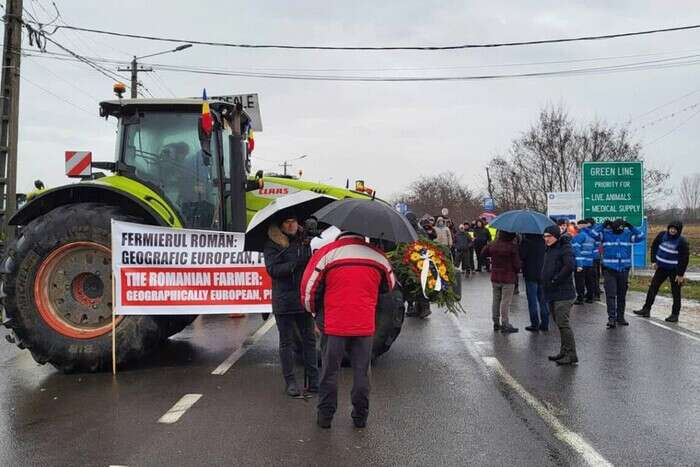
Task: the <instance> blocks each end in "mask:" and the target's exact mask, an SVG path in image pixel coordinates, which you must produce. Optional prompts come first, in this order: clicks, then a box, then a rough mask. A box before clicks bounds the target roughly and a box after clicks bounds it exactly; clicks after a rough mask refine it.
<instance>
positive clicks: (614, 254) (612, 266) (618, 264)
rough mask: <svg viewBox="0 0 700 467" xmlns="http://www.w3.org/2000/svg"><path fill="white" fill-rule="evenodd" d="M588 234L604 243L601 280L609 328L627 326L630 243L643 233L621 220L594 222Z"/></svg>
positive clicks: (640, 237) (641, 237) (640, 240)
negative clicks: (626, 306)
mask: <svg viewBox="0 0 700 467" xmlns="http://www.w3.org/2000/svg"><path fill="white" fill-rule="evenodd" d="M591 234H592V235H593V238H594V239H599V240H601V241H602V242H603V260H602V264H603V280H604V287H605V304H606V307H607V309H608V324H607V327H608V329H613V328H615V327H616V325H621V326H628V325H629V323H628V322H627V321H626V320H625V304H626V296H627V286H628V282H629V272H630V268H631V267H632V259H633V258H632V245H633V244H634V243H640V242H642V241H643V240H644V232H642V231H641V230H639V229H638V228H636V227H635V226H633V225H632V224H630V223H629V222H626V221H624V220H623V219H615V220H614V221H610V220H607V221H605V222H604V223H603V224H602V225H601V224H597V225H596V226H595V227H594V228H593V229H592V230H591Z"/></svg>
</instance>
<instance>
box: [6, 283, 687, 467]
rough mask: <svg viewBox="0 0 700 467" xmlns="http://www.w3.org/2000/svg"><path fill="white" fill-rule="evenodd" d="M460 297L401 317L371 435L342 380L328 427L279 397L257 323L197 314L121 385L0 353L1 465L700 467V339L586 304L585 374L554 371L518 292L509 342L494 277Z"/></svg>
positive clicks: (271, 346)
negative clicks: (494, 319)
mask: <svg viewBox="0 0 700 467" xmlns="http://www.w3.org/2000/svg"><path fill="white" fill-rule="evenodd" d="M463 302H464V306H465V308H466V309H467V310H468V313H467V314H466V315H464V316H460V317H459V318H453V317H450V316H447V315H444V314H443V313H442V312H434V313H433V315H432V316H431V317H430V318H429V319H427V320H417V319H407V321H406V324H405V326H404V329H403V331H402V334H401V336H400V337H399V339H398V340H397V342H396V343H395V344H394V347H392V349H391V350H390V351H389V353H387V354H385V355H384V356H382V357H381V358H380V359H378V360H377V361H376V362H375V364H374V366H373V368H372V395H371V409H370V410H371V413H370V419H369V424H368V427H367V428H366V429H364V430H358V429H355V428H353V427H352V422H351V419H350V416H349V414H350V410H351V407H350V404H349V385H350V379H351V378H350V374H349V373H348V372H347V371H346V372H345V373H344V374H343V377H342V380H341V387H342V389H341V398H340V399H341V405H340V408H339V411H338V413H337V414H336V418H335V420H334V424H333V428H332V429H331V430H321V429H319V428H317V427H316V425H315V400H313V399H312V400H310V401H304V400H293V399H289V398H288V397H286V396H285V395H284V393H283V385H282V377H281V374H280V367H279V364H278V359H277V354H276V345H277V333H276V329H275V328H274V326H266V327H265V328H263V329H261V330H259V328H260V326H261V324H262V321H261V320H260V319H259V317H258V316H250V317H248V318H244V319H231V318H228V317H223V316H217V317H207V318H206V319H202V318H200V319H198V320H197V321H195V323H194V324H193V326H192V327H190V328H188V329H186V330H185V331H184V332H182V333H181V334H179V335H178V336H175V337H174V338H173V339H171V341H170V343H169V344H168V345H167V346H166V347H165V348H164V349H163V350H162V351H161V352H160V353H159V354H158V355H154V356H153V357H151V358H149V359H148V361H145V362H142V364H140V365H139V366H138V367H132V368H128V369H122V370H121V371H120V372H119V374H118V375H117V376H116V377H112V375H110V374H93V375H63V374H61V373H58V372H56V371H55V370H53V369H52V368H51V367H47V366H43V367H42V366H38V365H36V364H35V363H34V362H33V360H32V359H31V357H30V356H29V355H28V353H27V352H24V351H20V350H17V349H15V348H14V347H12V346H10V345H8V344H4V345H0V465H8V466H9V465H11V466H24V465H27V466H29V465H31V466H35V465H41V466H44V465H47V466H49V465H50V466H53V465H61V466H62V465H65V466H76V465H86V466H92V465H95V466H110V465H125V466H150V465H163V466H172V465H187V466H198V465H281V464H290V465H339V466H340V465H421V466H425V465H533V466H543V465H589V464H597V465H608V464H614V465H630V466H631V465H634V466H637V465H699V464H700V441H699V440H700V398H699V397H698V394H700V335H697V334H694V333H692V332H688V331H683V330H681V329H680V328H676V327H674V326H672V325H669V326H667V323H663V322H662V321H661V322H659V321H648V320H644V319H639V318H630V321H631V325H630V326H629V327H627V328H617V329H615V330H606V329H605V321H606V316H605V312H604V309H603V307H602V306H601V305H587V306H585V307H577V308H576V309H575V311H574V313H573V326H574V332H575V334H576V338H577V345H578V349H579V357H580V359H581V362H580V364H579V365H578V366H577V367H557V366H556V365H554V364H552V363H551V362H549V361H548V360H547V358H546V356H547V355H549V354H552V353H556V351H557V350H558V345H559V344H558V332H557V331H556V330H555V329H554V327H553V326H552V330H551V331H550V332H549V333H540V334H536V335H532V334H529V333H526V332H525V331H524V330H522V327H523V326H524V325H525V324H527V312H526V304H525V297H524V294H523V295H520V296H518V297H516V300H515V302H514V306H513V308H514V310H515V311H514V312H513V322H514V324H515V325H520V326H521V332H519V333H517V334H513V335H501V334H494V333H493V331H492V330H491V321H490V286H489V283H488V280H487V278H486V276H485V275H481V276H477V277H475V278H472V279H469V280H465V282H464V299H463ZM661 326H666V327H661ZM266 329H269V330H268V331H267V332H266V333H263V331H265V330H266ZM676 329H678V330H680V331H681V332H683V333H682V334H681V333H679V332H676V331H675V330H676ZM256 330H257V332H256ZM244 342H245V343H246V344H245V346H244V345H243V344H244ZM232 355H233V356H232ZM212 372H216V373H222V374H212ZM186 395H191V396H186ZM183 396H186V397H185V399H184V400H183V401H182V402H183V404H184V405H183V406H182V407H181V408H182V410H179V411H175V412H174V411H172V408H173V406H174V405H175V404H176V402H178V401H181V399H182V398H183ZM166 413H169V415H167V416H166V417H165V418H163V417H164V415H165V414H166ZM178 417H179V418H178ZM175 418H176V419H177V420H176V421H174V422H173V423H161V422H159V420H161V421H173V420H174V419H175ZM168 419H169V420H168Z"/></svg>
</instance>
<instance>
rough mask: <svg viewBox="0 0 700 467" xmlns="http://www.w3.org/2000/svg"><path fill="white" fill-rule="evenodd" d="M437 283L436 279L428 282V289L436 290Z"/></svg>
mask: <svg viewBox="0 0 700 467" xmlns="http://www.w3.org/2000/svg"><path fill="white" fill-rule="evenodd" d="M436 283H437V281H436V280H435V279H432V278H431V279H429V280H428V287H430V288H431V289H434V288H435V284H436Z"/></svg>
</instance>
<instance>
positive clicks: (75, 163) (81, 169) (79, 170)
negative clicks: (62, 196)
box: [66, 151, 92, 177]
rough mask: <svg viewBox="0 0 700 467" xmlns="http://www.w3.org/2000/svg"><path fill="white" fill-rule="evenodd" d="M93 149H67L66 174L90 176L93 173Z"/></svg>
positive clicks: (70, 175)
mask: <svg viewBox="0 0 700 467" xmlns="http://www.w3.org/2000/svg"><path fill="white" fill-rule="evenodd" d="M91 164H92V152H91V151H66V175H67V176H69V177H89V176H90V174H91V173H92V169H91Z"/></svg>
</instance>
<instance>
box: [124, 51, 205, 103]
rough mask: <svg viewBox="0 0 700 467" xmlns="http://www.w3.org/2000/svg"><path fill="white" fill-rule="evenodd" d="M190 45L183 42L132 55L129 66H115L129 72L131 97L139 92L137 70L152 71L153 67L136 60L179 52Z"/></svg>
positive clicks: (134, 97) (133, 97) (134, 96)
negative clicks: (151, 52) (151, 51)
mask: <svg viewBox="0 0 700 467" xmlns="http://www.w3.org/2000/svg"><path fill="white" fill-rule="evenodd" d="M190 47H192V44H183V45H178V46H177V47H175V48H174V49H170V50H163V51H162V52H156V53H154V54H148V55H142V56H140V57H137V56H136V55H134V58H133V59H132V60H131V66H130V67H129V68H117V71H129V72H131V98H132V99H136V97H137V96H138V92H139V71H143V72H144V73H146V72H149V71H153V68H151V67H150V66H149V67H145V66H143V65H139V64H138V60H140V59H142V58H148V57H155V56H157V55H164V54H170V53H173V52H180V51H181V50H185V49H189V48H190Z"/></svg>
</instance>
